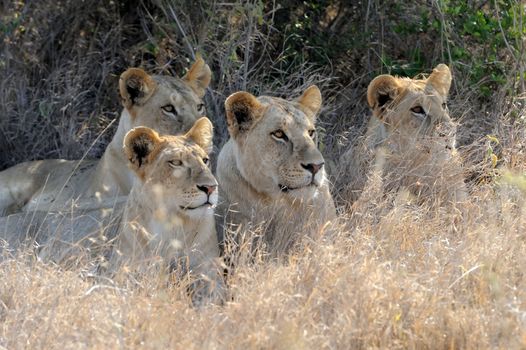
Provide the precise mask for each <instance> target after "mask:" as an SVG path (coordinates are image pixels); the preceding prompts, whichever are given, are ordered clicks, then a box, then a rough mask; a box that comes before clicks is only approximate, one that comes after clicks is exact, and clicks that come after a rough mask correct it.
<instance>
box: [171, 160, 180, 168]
mask: <svg viewBox="0 0 526 350" xmlns="http://www.w3.org/2000/svg"><path fill="white" fill-rule="evenodd" d="M168 165H169V166H171V167H172V168H175V167H178V166H181V165H183V162H182V161H180V160H169V161H168Z"/></svg>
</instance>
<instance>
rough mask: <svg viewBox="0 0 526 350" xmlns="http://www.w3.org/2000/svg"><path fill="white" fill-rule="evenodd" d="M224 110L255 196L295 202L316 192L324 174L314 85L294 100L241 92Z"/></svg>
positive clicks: (241, 167) (239, 162)
mask: <svg viewBox="0 0 526 350" xmlns="http://www.w3.org/2000/svg"><path fill="white" fill-rule="evenodd" d="M225 107H226V114H227V123H228V129H229V132H230V136H231V137H232V138H233V140H234V142H235V145H236V148H235V149H236V150H235V153H236V160H237V167H238V168H239V170H240V172H241V174H242V176H243V177H244V178H245V179H246V180H247V181H248V182H249V183H250V184H251V185H252V186H253V187H254V189H255V190H256V191H258V192H260V193H264V194H266V195H269V196H271V197H275V196H291V197H293V198H308V197H312V196H314V195H315V194H316V193H317V190H318V188H319V187H320V186H321V185H322V184H323V183H324V181H325V170H324V159H323V156H322V154H321V153H320V151H319V150H318V149H317V147H316V143H317V135H316V129H315V125H314V123H315V115H316V113H317V112H318V110H319V109H320V107H321V94H320V91H319V89H318V88H317V87H316V86H311V87H310V88H308V89H307V90H306V91H305V92H304V93H303V95H302V96H300V97H299V98H298V99H296V100H294V101H287V100H283V99H280V98H273V97H265V96H263V97H259V98H256V97H254V96H253V95H251V94H249V93H247V92H237V93H234V94H233V95H231V96H230V97H228V99H227V100H226V102H225Z"/></svg>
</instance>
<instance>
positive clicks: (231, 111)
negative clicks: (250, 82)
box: [225, 91, 263, 138]
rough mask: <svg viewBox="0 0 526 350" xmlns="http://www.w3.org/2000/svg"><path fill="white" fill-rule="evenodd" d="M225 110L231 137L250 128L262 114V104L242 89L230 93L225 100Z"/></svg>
mask: <svg viewBox="0 0 526 350" xmlns="http://www.w3.org/2000/svg"><path fill="white" fill-rule="evenodd" d="M225 110H226V121H227V125H228V131H229V133H230V136H232V137H233V138H236V137H237V136H238V135H241V134H243V133H244V132H246V131H247V130H250V128H251V127H252V125H253V124H254V122H255V121H256V120H258V119H259V118H260V117H261V116H262V115H263V105H262V104H261V103H260V102H259V101H258V99H257V98H256V97H255V96H253V95H251V94H249V93H248V92H244V91H240V92H236V93H233V94H232V95H230V96H229V97H228V98H227V99H226V101H225Z"/></svg>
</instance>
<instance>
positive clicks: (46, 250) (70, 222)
mask: <svg viewBox="0 0 526 350" xmlns="http://www.w3.org/2000/svg"><path fill="white" fill-rule="evenodd" d="M211 150H212V124H211V123H210V121H209V120H208V119H207V118H204V117H203V118H201V119H199V120H198V121H197V122H196V123H195V125H194V126H193V127H192V128H191V129H190V131H188V132H187V133H186V134H185V135H183V136H159V134H157V133H156V132H155V131H154V130H152V129H150V128H147V127H137V128H134V129H132V130H131V131H129V132H128V133H127V134H126V137H125V139H124V152H125V154H126V157H127V158H128V159H129V161H128V163H129V166H130V168H131V169H132V171H133V172H134V173H135V174H137V179H136V181H135V182H134V184H133V186H132V189H131V192H130V194H129V196H127V199H126V201H125V202H122V201H117V202H116V205H115V209H116V210H114V211H113V212H112V213H109V214H110V215H106V214H107V213H105V211H106V210H107V209H92V210H87V211H86V210H80V211H79V212H76V214H78V215H73V216H70V215H63V214H62V213H50V212H45V213H44V212H33V213H31V215H26V214H25V213H17V214H14V215H11V216H9V217H5V218H0V238H2V239H0V241H1V240H4V241H6V242H7V243H8V244H9V246H10V248H11V249H15V248H18V247H19V246H20V244H21V243H24V241H25V242H26V243H33V242H35V243H36V245H37V246H40V252H39V256H40V257H41V258H49V259H51V260H53V261H56V262H60V263H63V264H64V263H67V262H68V261H73V262H74V263H75V262H76V261H74V260H75V259H78V258H79V256H81V255H82V254H79V253H80V251H79V250H78V248H79V247H83V248H84V249H97V251H96V253H101V251H98V249H102V253H104V250H105V248H107V247H106V246H99V244H103V245H104V241H106V240H107V241H111V240H113V239H114V238H115V237H116V244H115V248H114V249H113V251H114V252H113V254H112V255H113V256H112V265H113V268H114V269H117V268H118V267H119V266H120V265H121V264H126V266H127V268H131V269H132V270H139V271H142V270H143V267H145V266H148V264H150V263H152V262H156V258H160V259H161V260H160V261H158V260H157V261H158V262H160V263H161V266H164V267H170V265H171V264H172V263H179V264H182V265H183V267H184V268H186V269H187V271H188V272H190V273H191V274H193V275H194V277H197V281H198V282H196V283H195V284H194V288H197V289H196V290H195V295H194V296H195V297H197V298H201V297H202V296H210V295H212V296H214V297H216V296H220V295H221V293H222V292H223V281H222V276H221V274H220V273H219V270H218V267H219V265H220V260H219V247H218V242H217V236H216V230H215V223H214V209H213V208H214V206H215V205H216V204H217V198H218V194H217V182H216V180H215V178H214V176H213V175H212V172H211V171H210V169H209V167H208V163H209V161H208V153H209V152H211ZM123 197H124V196H123ZM124 198H126V197H124ZM33 214H34V215H33ZM31 226H32V227H31ZM101 232H103V234H104V235H105V236H106V239H105V240H103V241H101V242H96V240H97V237H98V236H100V235H101ZM62 233H65V234H64V235H62ZM59 236H61V238H60V239H58V240H57V237H59ZM0 251H1V249H0ZM0 257H1V254H0ZM88 258H89V256H88Z"/></svg>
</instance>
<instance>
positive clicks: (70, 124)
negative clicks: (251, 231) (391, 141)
mask: <svg viewBox="0 0 526 350" xmlns="http://www.w3.org/2000/svg"><path fill="white" fill-rule="evenodd" d="M43 3H44V4H43ZM255 3H256V2H254V3H251V2H247V3H246V4H245V5H243V6H241V5H236V6H233V5H232V4H230V3H217V2H213V3H206V2H202V3H200V4H198V5H196V4H195V2H191V1H190V2H188V1H161V0H159V1H128V2H119V1H115V2H106V1H101V0H87V1H83V2H77V1H60V2H52V1H46V2H37V1H25V2H22V1H15V2H11V1H3V2H0V10H1V11H0V17H1V18H2V21H3V23H4V24H5V23H7V24H10V23H15V22H16V19H17V18H20V20H19V22H16V23H18V24H17V25H16V26H14V27H13V28H14V29H9V30H6V31H4V32H2V40H1V42H0V49H1V50H2V56H0V88H1V89H0V90H1V91H2V93H1V94H0V147H1V152H0V168H5V167H7V166H9V165H12V164H15V163H17V162H20V161H23V160H29V159H37V158H47V157H66V158H71V159H74V158H79V157H80V156H81V155H83V154H84V153H86V152H88V154H89V156H92V157H96V156H98V155H100V154H101V152H102V150H103V149H104V146H105V144H106V143H107V141H108V140H109V138H110V137H111V134H112V130H111V128H110V129H109V130H108V132H107V133H106V134H104V135H102V137H100V138H99V139H98V140H99V142H97V143H95V144H94V145H92V143H93V141H94V140H97V138H98V137H99V136H100V132H101V131H102V130H104V129H105V128H106V127H107V126H108V125H109V124H110V123H111V121H112V120H114V119H115V118H118V114H119V109H120V105H119V102H118V96H117V90H116V86H117V84H116V80H117V77H118V76H119V74H120V73H121V72H122V71H123V70H124V69H125V68H126V67H128V66H143V67H145V68H147V69H148V70H149V71H151V72H156V73H164V74H177V75H181V73H182V71H183V69H184V67H186V66H188V62H189V61H190V60H191V59H192V55H194V54H195V53H196V52H200V53H202V54H203V56H204V58H205V59H206V61H207V62H208V63H209V64H210V65H211V67H212V71H213V72H214V81H213V83H212V89H210V90H209V91H208V93H207V96H206V104H207V110H208V112H209V115H210V117H211V118H212V120H213V122H214V125H215V126H216V135H215V136H216V138H215V143H216V145H217V147H220V146H221V145H222V144H223V143H224V142H225V141H226V139H227V131H226V126H225V122H224V111H223V107H222V103H223V101H224V99H225V97H226V96H228V95H229V94H230V93H232V92H235V91H237V90H240V89H245V90H248V91H250V92H253V93H254V94H256V95H261V94H272V95H274V96H285V97H291V96H295V95H299V93H300V91H302V89H304V88H305V87H306V86H308V85H309V84H312V83H317V84H318V85H319V86H320V88H321V90H322V92H323V94H324V98H325V103H324V110H323V111H322V113H321V116H320V128H319V129H320V130H319V131H320V134H321V135H322V136H324V138H323V142H322V144H321V145H320V147H321V148H322V150H323V152H324V154H325V156H326V157H327V162H328V163H332V164H335V163H336V162H337V161H338V160H339V157H340V155H341V154H342V153H343V152H344V151H345V150H346V149H347V148H348V145H349V143H352V142H353V140H355V139H356V136H358V135H360V134H361V133H362V132H363V127H364V125H366V122H367V119H368V116H369V114H368V112H367V108H366V102H365V99H364V94H365V89H366V86H367V83H368V82H369V81H370V78H372V76H373V75H374V74H376V73H379V72H380V71H381V67H382V63H381V61H382V58H383V57H384V55H383V52H385V51H389V52H392V53H393V54H394V55H395V56H396V55H398V54H399V55H402V54H403V53H400V51H401V49H400V48H401V47H404V46H406V43H407V41H408V40H409V41H410V42H412V43H415V45H417V46H419V45H422V47H423V48H424V49H425V50H422V51H423V52H424V53H426V52H427V53H429V57H428V59H429V60H430V61H433V62H435V63H436V61H437V60H438V59H439V58H440V57H441V55H442V54H443V52H442V51H441V50H442V49H443V48H442V47H441V45H437V44H436V41H434V40H435V39H436V38H430V37H422V38H415V37H412V38H410V39H407V40H406V38H403V37H402V36H400V35H398V34H396V33H395V32H394V31H392V30H390V28H391V27H389V25H390V23H388V22H389V21H388V20H387V19H386V18H387V17H386V16H385V15H386V14H385V9H384V8H383V6H382V5H381V4H380V3H378V2H373V1H368V2H362V3H360V4H359V5H357V6H356V8H355V12H353V13H348V12H345V13H344V14H342V15H341V16H342V18H344V19H349V21H342V20H339V21H335V22H334V23H333V24H332V25H331V26H330V28H329V29H330V30H334V31H335V35H336V36H337V33H338V28H340V29H341V28H342V27H345V26H351V25H355V24H356V23H355V21H356V19H357V18H362V19H363V21H364V22H363V23H361V22H360V23H358V24H357V28H358V29H359V31H358V34H360V33H361V34H363V33H365V32H366V33H369V32H371V31H372V32H373V34H372V35H373V37H372V38H371V39H370V45H369V46H368V48H367V50H364V51H358V50H356V51H352V50H350V51H349V52H346V53H345V55H344V57H340V59H341V60H339V61H337V62H333V63H332V65H326V66H323V67H320V66H317V65H314V64H309V63H308V60H306V59H305V57H304V56H303V55H305V56H307V54H308V52H307V51H308V50H307V49H312V47H310V48H309V47H306V50H305V52H299V53H298V52H296V53H294V52H292V53H291V52H288V51H283V49H286V47H285V46H286V45H285V44H286V43H287V42H291V41H294V40H299V39H298V38H294V37H290V38H284V39H283V40H275V39H276V38H277V37H279V36H280V33H278V32H277V31H276V30H275V25H277V23H275V22H274V21H275V20H277V21H279V20H283V15H282V14H280V12H279V4H276V3H272V4H270V2H268V4H267V5H266V6H265V7H264V8H263V10H262V11H261V13H260V12H258V11H260V9H259V8H258V7H255V6H251V4H255ZM422 3H426V4H427V3H428V2H419V4H420V5H422ZM438 3H439V2H436V4H435V2H433V4H432V5H429V6H432V7H433V9H434V10H436V9H437V8H439V7H438V5H437V4H438ZM42 4H43V5H42ZM415 6H416V5H415ZM296 12H297V13H296ZM296 12H294V11H291V13H292V15H291V16H290V17H291V18H289V17H286V18H285V19H286V20H287V21H288V20H290V21H291V23H292V20H293V19H294V18H296V17H301V16H302V15H303V14H302V13H301V11H300V9H299V6H298V11H296ZM415 13H416V12H415ZM15 14H17V15H16V16H15ZM412 15H414V14H412ZM17 16H19V17H17ZM260 18H262V19H263V22H262V23H263V24H261V23H260ZM20 24H21V25H22V26H20ZM320 26H322V24H320ZM22 27H23V28H22ZM6 28H7V27H6ZM9 28H10V27H9ZM358 34H357V35H358ZM442 34H443V33H442ZM446 34H448V33H446ZM449 34H451V35H453V34H454V33H449ZM415 36H417V35H415ZM447 40H448V37H447V35H446V36H444V38H443V40H442V41H441V44H444V43H447ZM276 42H277V43H278V45H277V44H276ZM306 46H307V45H306ZM314 49H315V48H314ZM427 49H429V50H427ZM291 55H293V57H294V59H293V60H292V61H293V62H295V63H294V64H290V62H291V59H290V57H291ZM521 55H523V54H521ZM520 57H523V56H520ZM432 66H433V65H431V64H430V65H429V67H432ZM292 68H294V69H292ZM455 73H456V75H455V77H454V91H453V94H452V96H451V100H450V103H449V108H450V111H451V115H452V117H453V118H455V119H456V120H458V121H460V123H461V127H460V144H461V145H463V147H464V148H463V149H461V151H462V152H463V154H464V159H465V165H466V166H467V167H468V169H470V170H471V175H470V176H469V178H468V180H469V181H468V187H469V191H470V193H469V196H468V200H467V201H466V202H465V203H462V204H459V205H458V207H459V210H461V211H462V213H463V215H462V216H461V218H460V219H459V216H458V215H457V213H456V212H451V211H448V210H445V209H444V208H441V207H436V206H428V205H427V204H424V205H415V204H414V203H411V202H410V201H408V200H406V197H404V196H403V195H399V194H388V195H387V196H386V195H384V194H383V193H382V194H380V193H378V192H376V190H375V188H374V186H373V188H371V189H370V192H367V193H366V194H367V196H368V197H367V200H364V201H362V203H361V205H360V206H358V207H357V208H355V210H354V211H353V212H352V213H345V212H343V213H341V214H342V216H341V220H340V222H339V223H337V225H336V226H335V227H331V228H328V229H327V230H326V232H325V233H324V234H323V235H321V236H320V237H315V238H305V239H304V240H303V241H302V242H301V244H300V245H299V246H298V247H296V249H294V250H293V252H292V253H291V254H290V255H288V256H287V257H286V258H285V259H282V260H279V261H278V260H272V259H269V258H268V257H267V256H265V255H264V254H262V253H261V254H258V253H254V252H253V251H251V250H249V248H248V247H246V248H242V249H241V251H239V252H237V254H239V255H237V256H236V257H235V258H236V259H235V261H236V268H235V270H233V272H232V274H231V275H230V276H229V277H228V285H229V296H230V299H229V301H227V302H226V303H225V305H222V306H217V305H208V306H206V307H203V308H200V309H199V308H194V307H192V305H191V302H190V299H189V297H188V295H187V293H186V289H187V281H181V282H171V283H167V281H166V279H164V278H162V276H157V275H149V276H148V275H146V276H141V277H137V278H136V279H135V280H134V279H125V280H124V281H125V282H121V283H116V282H115V281H113V280H111V279H108V278H105V277H103V276H101V275H100V274H97V273H94V269H93V266H95V265H97V264H98V260H93V258H92V257H91V256H90V255H88V254H87V253H89V252H82V251H78V252H76V254H78V256H76V257H75V259H74V260H75V261H77V262H78V263H77V264H75V263H74V261H73V262H72V263H70V264H68V265H67V267H66V266H65V265H63V264H54V263H50V262H47V261H41V260H39V259H38V258H35V256H34V254H33V252H32V251H19V252H11V251H9V252H5V253H4V254H5V255H4V256H2V257H0V348H6V349H16V348H46V349H47V348H49V349H53V348H75V349H77V348H122V347H130V348H133V347H141V348H284V349H290V348H321V347H323V348H389V349H396V348H400V349H406V348H414V349H422V348H432V349H435V348H502V349H520V348H526V295H525V294H526V279H525V276H524V267H525V266H526V236H525V233H526V230H525V220H524V218H525V212H524V211H525V203H524V198H525V193H526V180H525V179H524V177H523V175H522V174H523V173H524V171H525V170H526V166H525V164H526V157H524V147H525V145H524V140H525V135H524V127H523V121H524V118H526V115H525V108H524V106H525V98H524V96H518V97H516V98H515V99H509V98H507V89H508V88H509V87H510V86H506V87H505V88H503V89H502V90H499V91H495V94H494V95H492V96H490V97H488V98H485V99H481V98H480V96H478V94H477V87H474V86H470V83H469V76H463V75H459V74H458V72H455ZM510 82H511V83H510V84H513V82H514V80H513V79H511V78H510ZM512 88H513V86H512ZM115 124H116V123H114V125H115ZM488 133H491V134H492V135H494V136H495V138H492V139H490V138H487V137H486V134H488ZM495 140H497V141H495ZM494 165H497V166H499V167H503V168H504V167H506V168H508V169H509V173H507V174H506V175H505V176H502V174H503V171H502V170H500V169H497V168H495V167H494ZM332 180H334V179H332ZM373 185H374V181H373ZM344 201H345V198H343V199H339V204H342V203H343V202H344ZM431 202H432V201H431ZM85 253H86V254H85Z"/></svg>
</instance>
